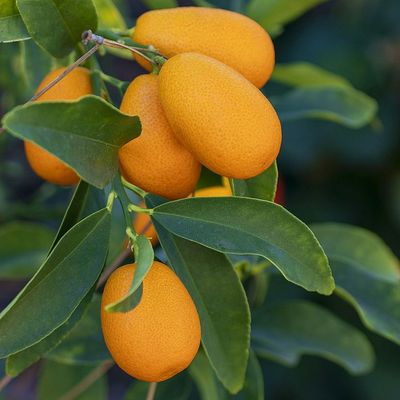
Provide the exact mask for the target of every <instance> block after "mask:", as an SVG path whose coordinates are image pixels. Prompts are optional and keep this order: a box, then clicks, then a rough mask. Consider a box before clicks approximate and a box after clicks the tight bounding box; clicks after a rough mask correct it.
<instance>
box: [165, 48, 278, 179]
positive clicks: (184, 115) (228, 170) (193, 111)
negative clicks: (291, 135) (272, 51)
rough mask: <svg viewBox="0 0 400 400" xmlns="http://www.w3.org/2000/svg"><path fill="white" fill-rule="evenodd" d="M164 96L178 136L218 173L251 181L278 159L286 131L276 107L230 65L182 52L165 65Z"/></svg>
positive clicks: (194, 153)
mask: <svg viewBox="0 0 400 400" xmlns="http://www.w3.org/2000/svg"><path fill="white" fill-rule="evenodd" d="M160 96H161V103H162V105H163V108H164V111H165V114H166V116H167V118H168V121H169V122H170V124H171V126H172V129H173V131H174V133H175V135H176V136H177V137H178V139H179V140H180V141H181V142H182V144H183V145H184V146H185V147H186V148H187V149H188V150H189V151H190V152H191V153H192V154H193V155H194V156H195V157H196V158H197V159H198V160H199V161H200V162H201V163H202V164H203V165H205V166H206V167H207V168H209V169H210V170H212V171H213V172H215V173H217V174H219V175H222V176H226V177H229V178H237V179H247V178H251V177H253V176H256V175H258V174H260V173H261V172H263V171H264V170H265V169H267V168H268V167H269V166H270V165H271V164H272V163H273V161H274V160H275V159H276V157H277V155H278V153H279V149H280V145H281V140H282V134H281V124H280V121H279V118H278V116H277V114H276V112H275V110H274V108H273V107H272V105H271V103H270V102H269V101H268V100H267V99H266V98H265V97H264V96H263V94H262V93H261V92H260V91H259V90H258V89H257V88H256V87H255V86H254V85H252V84H251V83H250V82H248V81H247V80H246V79H245V78H243V76H242V75H240V74H239V73H238V72H236V71H235V70H233V69H232V68H230V67H228V66H226V65H225V64H223V63H221V62H219V61H217V60H214V59H213V58H210V57H207V56H204V55H202V54H197V53H183V54H178V55H177V56H174V57H172V58H170V59H169V60H168V61H167V62H166V63H165V64H164V65H163V67H162V68H161V72H160Z"/></svg>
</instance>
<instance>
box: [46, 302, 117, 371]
mask: <svg viewBox="0 0 400 400" xmlns="http://www.w3.org/2000/svg"><path fill="white" fill-rule="evenodd" d="M100 302H101V299H100V296H95V297H94V298H93V300H92V302H91V303H90V305H89V307H88V309H87V310H86V312H85V315H84V316H83V318H82V319H81V320H80V321H79V322H78V323H77V324H76V325H75V326H74V327H73V329H72V330H71V332H70V333H69V335H68V336H67V337H66V338H65V340H64V341H63V342H62V343H61V344H59V345H58V346H57V347H56V348H55V349H53V350H52V351H51V352H50V353H48V354H46V358H48V359H51V360H53V361H57V362H60V363H64V364H71V365H92V364H99V363H102V362H104V361H107V360H110V359H111V357H110V354H109V353H108V350H107V347H106V345H105V343H104V339H103V334H102V332H101V323H100Z"/></svg>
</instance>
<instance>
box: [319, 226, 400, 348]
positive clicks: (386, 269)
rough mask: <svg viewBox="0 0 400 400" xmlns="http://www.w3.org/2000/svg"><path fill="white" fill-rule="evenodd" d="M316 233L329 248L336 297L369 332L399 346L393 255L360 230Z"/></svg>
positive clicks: (399, 292) (399, 298) (399, 289)
mask: <svg viewBox="0 0 400 400" xmlns="http://www.w3.org/2000/svg"><path fill="white" fill-rule="evenodd" d="M313 230H314V232H315V233H316V235H317V236H318V237H319V238H320V239H321V243H322V245H323V246H324V248H326V251H327V254H328V257H329V259H330V263H331V266H332V271H333V273H334V276H335V280H336V282H337V287H336V292H337V294H339V295H340V296H342V297H343V298H344V299H345V300H347V301H348V302H349V303H350V304H352V305H353V307H354V308H355V309H356V310H357V312H358V313H359V315H360V318H361V319H362V321H363V322H364V324H365V325H366V326H367V327H368V328H369V329H371V330H372V331H374V332H376V333H378V334H380V335H382V336H383V337H385V338H387V339H389V340H392V341H394V342H395V343H398V344H400V280H399V279H398V262H397V260H396V259H395V258H394V255H393V254H392V252H391V251H390V250H389V249H388V248H387V246H386V245H385V244H384V243H383V242H382V241H381V240H380V239H379V238H378V237H377V236H375V235H374V234H372V233H370V232H368V231H365V230H363V229H360V228H355V227H351V226H348V225H340V224H319V225H314V226H313ZM341 235H342V238H339V236H341ZM346 240H347V241H348V243H346Z"/></svg>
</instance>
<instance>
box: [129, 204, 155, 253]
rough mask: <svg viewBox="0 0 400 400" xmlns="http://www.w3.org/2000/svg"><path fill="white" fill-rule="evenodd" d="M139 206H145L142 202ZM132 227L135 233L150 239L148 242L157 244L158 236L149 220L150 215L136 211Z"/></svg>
mask: <svg viewBox="0 0 400 400" xmlns="http://www.w3.org/2000/svg"><path fill="white" fill-rule="evenodd" d="M140 207H145V205H144V204H143V203H142V204H140ZM133 229H134V230H135V232H136V233H138V234H141V235H145V236H146V237H148V238H149V239H150V242H151V244H152V245H153V246H157V244H158V237H157V232H156V229H155V228H154V225H153V223H152V222H151V218H150V215H148V214H145V213H137V214H136V217H135V221H134V222H133Z"/></svg>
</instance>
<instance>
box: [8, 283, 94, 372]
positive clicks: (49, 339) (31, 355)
mask: <svg viewBox="0 0 400 400" xmlns="http://www.w3.org/2000/svg"><path fill="white" fill-rule="evenodd" d="M93 292H94V287H93V288H92V290H90V291H89V293H88V294H87V295H86V297H85V298H84V299H83V300H82V301H81V303H80V304H79V306H78V307H77V308H76V310H75V311H74V313H73V314H72V316H71V317H70V318H69V319H68V320H67V322H65V323H64V324H63V325H61V326H60V327H59V328H57V329H56V330H55V331H54V332H52V333H51V334H50V335H49V336H46V337H45V338H44V339H43V340H41V341H40V342H38V343H36V344H34V345H33V346H30V347H28V348H27V349H25V350H22V351H20V352H18V353H15V354H12V355H11V356H9V357H8V358H7V374H8V375H10V376H17V375H19V374H20V373H21V372H23V371H24V370H25V369H26V368H28V367H29V366H31V365H32V364H33V363H35V362H36V361H38V360H39V359H40V358H41V357H43V356H44V355H45V354H47V353H48V352H49V351H50V350H52V349H53V348H54V347H56V346H57V345H59V344H60V342H61V341H62V340H64V339H65V337H66V336H67V335H68V334H69V332H70V331H71V330H72V329H73V328H74V327H75V325H76V324H77V322H78V321H79V320H80V319H81V317H82V315H83V313H84V312H85V310H86V308H87V306H88V305H89V303H90V300H91V298H92V297H93Z"/></svg>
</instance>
